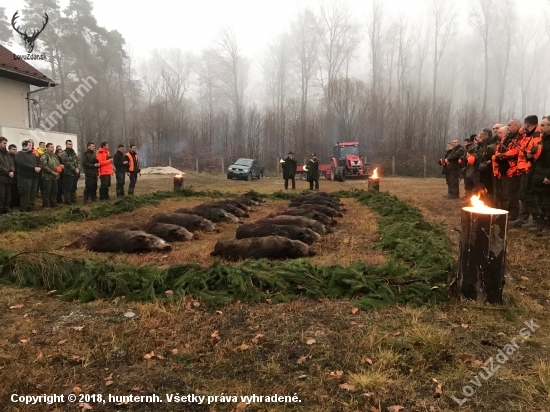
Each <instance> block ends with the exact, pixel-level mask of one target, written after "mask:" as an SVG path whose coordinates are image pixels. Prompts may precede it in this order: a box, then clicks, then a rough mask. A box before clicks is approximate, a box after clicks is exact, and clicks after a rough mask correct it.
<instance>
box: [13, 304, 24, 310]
mask: <svg viewBox="0 0 550 412" xmlns="http://www.w3.org/2000/svg"><path fill="white" fill-rule="evenodd" d="M23 306H24V305H23V304H21V303H20V304H19V305H13V306H10V309H21V308H22V307H23Z"/></svg>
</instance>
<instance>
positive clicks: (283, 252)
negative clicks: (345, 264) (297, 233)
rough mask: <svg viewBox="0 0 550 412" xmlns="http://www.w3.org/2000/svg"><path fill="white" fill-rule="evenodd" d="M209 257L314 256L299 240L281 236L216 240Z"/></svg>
mask: <svg viewBox="0 0 550 412" xmlns="http://www.w3.org/2000/svg"><path fill="white" fill-rule="evenodd" d="M210 255H211V256H221V257H223V258H224V259H227V260H232V261H236V260H241V259H264V258H265V259H298V258H303V257H309V256H315V252H313V251H312V250H311V249H310V248H309V246H308V245H306V244H305V243H304V242H300V241H299V240H290V239H288V238H286V237H282V236H267V237H251V238H246V239H233V238H225V239H221V240H218V243H216V245H215V246H214V251H213V252H212V253H210Z"/></svg>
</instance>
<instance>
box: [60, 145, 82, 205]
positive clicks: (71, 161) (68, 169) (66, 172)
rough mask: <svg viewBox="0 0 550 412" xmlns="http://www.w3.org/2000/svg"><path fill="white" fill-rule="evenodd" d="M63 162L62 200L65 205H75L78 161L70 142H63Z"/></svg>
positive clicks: (78, 177) (78, 169) (78, 176)
mask: <svg viewBox="0 0 550 412" xmlns="http://www.w3.org/2000/svg"><path fill="white" fill-rule="evenodd" d="M61 161H62V162H63V166H64V169H63V199H64V201H65V204H66V205H70V204H74V203H76V186H77V184H78V179H80V159H79V158H78V155H77V154H76V152H75V151H74V149H73V142H72V140H66V141H65V150H63V153H62V154H61Z"/></svg>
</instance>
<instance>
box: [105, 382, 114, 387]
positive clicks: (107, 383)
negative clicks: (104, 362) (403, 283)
mask: <svg viewBox="0 0 550 412" xmlns="http://www.w3.org/2000/svg"><path fill="white" fill-rule="evenodd" d="M113 383H114V382H113V381H106V382H105V386H111V385H112V384H113Z"/></svg>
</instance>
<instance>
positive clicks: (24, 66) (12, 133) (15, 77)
mask: <svg viewBox="0 0 550 412" xmlns="http://www.w3.org/2000/svg"><path fill="white" fill-rule="evenodd" d="M31 85H32V86H37V87H40V88H42V89H47V88H49V87H54V86H56V83H54V82H53V81H52V80H51V79H49V78H48V77H47V76H46V75H44V74H43V73H41V72H40V71H39V70H37V69H36V68H34V67H33V66H31V65H30V64H29V63H27V62H26V61H24V60H16V59H15V58H14V53H12V52H10V51H9V50H8V49H7V48H5V47H4V46H2V45H1V44H0V136H4V137H5V138H7V139H8V144H12V143H13V144H16V145H17V148H18V150H20V149H21V142H22V141H23V140H28V139H32V140H34V143H35V147H38V143H39V142H40V141H42V142H45V143H49V142H51V143H53V144H54V145H55V146H57V145H60V146H61V147H63V148H65V140H69V139H70V140H72V141H73V148H74V150H75V151H76V152H77V153H78V147H77V145H78V139H77V135H76V134H73V133H61V132H46V131H42V130H40V131H38V130H36V131H35V130H34V128H36V127H37V126H36V125H32V124H30V123H31V120H32V119H31V120H30V119H29V116H30V99H31V98H32V97H31V96H32V93H35V92H36V91H37V90H34V91H31ZM38 90H40V89H38Z"/></svg>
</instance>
